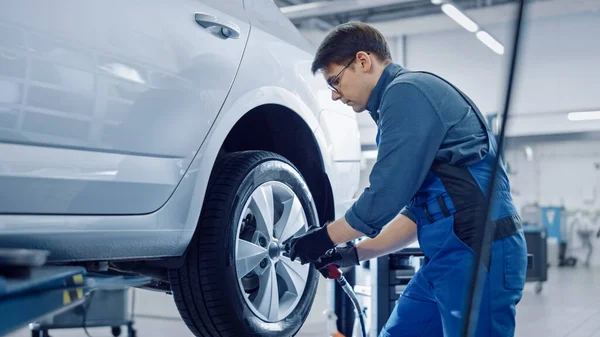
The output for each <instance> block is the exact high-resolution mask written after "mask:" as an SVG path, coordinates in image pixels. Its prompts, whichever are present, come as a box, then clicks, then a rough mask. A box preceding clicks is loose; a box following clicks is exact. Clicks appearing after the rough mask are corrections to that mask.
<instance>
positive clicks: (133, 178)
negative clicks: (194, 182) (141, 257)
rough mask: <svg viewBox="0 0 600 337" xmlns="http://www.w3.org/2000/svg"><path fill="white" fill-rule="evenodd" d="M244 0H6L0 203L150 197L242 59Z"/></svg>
mask: <svg viewBox="0 0 600 337" xmlns="http://www.w3.org/2000/svg"><path fill="white" fill-rule="evenodd" d="M248 33H249V24H248V22H247V18H246V14H245V12H244V9H243V5H242V0H230V1H219V0H128V1H117V0H82V1H70V0H54V1H42V0H6V1H3V3H2V10H1V11H0V187H2V193H0V213H35V214H41V213H44V214H141V213H148V212H152V211H154V210H156V209H158V208H159V207H160V206H161V205H162V204H164V202H165V201H166V200H167V199H168V197H169V195H170V194H171V193H172V192H173V190H174V188H175V187H176V185H177V184H178V182H179V181H180V179H181V178H182V176H183V174H184V173H185V171H186V169H187V167H188V166H189V164H190V162H191V160H192V158H193V156H194V155H195V154H196V151H197V150H198V149H199V147H200V145H201V144H202V141H203V139H204V138H205V136H206V135H207V133H208V131H209V128H210V127H211V125H212V123H213V121H214V120H215V118H216V116H217V114H218V112H219V110H220V108H221V106H222V104H223V102H224V101H225V98H226V96H227V93H228V91H229V88H230V87H231V85H232V83H233V81H234V78H235V74H236V72H237V68H238V66H239V64H240V60H241V58H242V54H243V51H244V47H245V43H246V39H247V37H248Z"/></svg>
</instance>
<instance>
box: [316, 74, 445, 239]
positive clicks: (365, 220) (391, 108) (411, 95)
mask: <svg viewBox="0 0 600 337" xmlns="http://www.w3.org/2000/svg"><path fill="white" fill-rule="evenodd" d="M382 102H383V103H382V107H381V109H380V111H379V114H380V122H379V124H380V126H379V128H380V129H379V130H380V141H379V148H378V153H377V161H376V162H375V165H374V166H373V170H372V171H371V174H370V176H369V182H370V186H369V187H367V188H366V189H365V190H364V192H363V193H362V194H361V196H360V198H359V199H358V200H357V201H356V202H355V203H354V204H353V205H352V207H351V208H350V209H349V210H348V211H347V212H346V214H345V216H344V220H341V219H340V220H337V221H336V222H334V223H332V224H331V225H330V226H331V228H328V233H329V235H330V237H331V238H332V241H334V243H341V242H345V241H349V240H348V239H352V238H356V237H360V236H361V235H359V234H357V232H359V233H362V234H364V235H367V236H369V237H371V238H374V237H376V236H377V235H378V234H379V232H380V231H381V229H382V228H383V226H385V225H386V224H387V223H389V222H390V221H391V220H392V219H393V218H394V217H395V216H397V215H398V213H399V211H400V209H402V207H404V206H406V205H407V204H408V202H409V201H410V199H411V198H412V197H413V196H414V195H415V193H416V192H417V191H418V190H419V188H420V187H421V185H422V184H423V181H424V180H425V178H426V176H427V174H428V172H429V169H430V168H431V165H432V164H433V161H434V159H435V157H436V155H437V151H438V149H439V147H440V145H441V144H442V141H443V140H444V137H445V135H446V132H447V127H446V125H445V124H444V123H443V122H442V120H441V117H440V115H439V112H438V111H437V110H436V107H435V106H433V104H432V103H431V101H430V99H429V97H426V96H425V95H424V94H423V92H422V91H421V90H419V89H418V88H417V87H416V86H415V85H414V84H411V83H402V82H401V83H397V84H394V85H393V86H392V87H390V88H389V89H388V91H387V92H386V93H385V94H384V98H383V101H382ZM349 228H352V229H354V232H353V231H351V230H350V229H349Z"/></svg>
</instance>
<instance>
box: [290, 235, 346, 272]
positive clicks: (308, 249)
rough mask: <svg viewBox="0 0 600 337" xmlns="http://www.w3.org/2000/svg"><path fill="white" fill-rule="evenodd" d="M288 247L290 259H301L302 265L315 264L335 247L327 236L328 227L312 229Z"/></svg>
mask: <svg viewBox="0 0 600 337" xmlns="http://www.w3.org/2000/svg"><path fill="white" fill-rule="evenodd" d="M288 245H289V247H290V259H291V260H292V261H294V260H295V259H296V258H299V259H300V263H301V264H306V263H309V262H315V261H317V259H318V258H319V257H320V256H322V255H324V254H325V253H326V252H327V251H328V250H330V249H331V248H333V247H335V245H334V244H333V242H332V241H331V239H330V238H329V234H327V227H326V226H323V227H316V226H315V227H311V228H310V229H309V230H308V232H306V234H303V235H300V236H297V237H294V238H292V239H291V240H290V241H289V244H288Z"/></svg>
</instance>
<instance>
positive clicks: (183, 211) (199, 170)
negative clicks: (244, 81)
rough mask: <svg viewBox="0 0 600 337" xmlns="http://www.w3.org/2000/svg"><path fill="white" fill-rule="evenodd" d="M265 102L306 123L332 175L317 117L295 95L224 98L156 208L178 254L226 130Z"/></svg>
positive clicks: (269, 92)
mask: <svg viewBox="0 0 600 337" xmlns="http://www.w3.org/2000/svg"><path fill="white" fill-rule="evenodd" d="M265 104H278V105H281V106H283V107H286V108H288V109H290V110H292V111H294V112H295V113H296V114H298V116H300V117H301V118H302V119H303V120H304V121H305V122H306V124H307V126H308V127H309V128H310V130H311V131H312V132H313V134H314V136H315V140H316V142H317V144H318V147H319V149H320V151H321V158H322V161H323V162H322V163H323V167H324V170H325V172H326V173H327V174H328V175H330V174H332V171H333V170H334V165H333V164H332V160H331V150H330V146H329V145H328V144H327V141H326V137H325V135H324V134H323V131H322V130H321V129H320V128H319V122H318V117H317V116H315V113H314V112H313V111H312V110H311V109H310V108H309V107H308V106H307V105H306V104H305V103H303V102H302V100H300V99H299V98H298V97H297V96H296V95H294V94H293V93H291V92H290V91H287V90H286V89H284V88H280V87H259V88H257V89H255V90H251V91H248V92H246V93H245V94H243V95H241V96H238V98H237V99H235V100H234V101H227V102H226V103H225V106H224V107H223V109H222V111H221V113H220V114H219V117H218V118H217V120H216V121H215V123H214V125H213V126H212V128H211V130H210V132H209V133H208V135H207V138H206V139H205V141H204V142H203V144H202V146H201V148H200V149H199V151H198V153H197V154H196V156H195V157H194V159H193V160H192V163H191V165H190V167H189V169H188V170H187V172H186V173H185V175H184V177H183V179H182V180H181V182H180V184H179V186H178V187H177V188H176V189H175V192H174V193H173V195H172V196H171V198H170V199H169V200H168V201H167V203H166V204H165V206H164V207H163V208H162V209H161V210H160V211H159V220H158V222H159V226H160V227H161V228H165V227H170V228H171V229H173V230H180V231H181V236H180V240H179V242H180V244H181V246H180V247H179V249H178V250H180V251H181V253H183V252H184V250H185V248H187V246H188V244H189V242H190V241H191V239H192V236H193V233H194V231H195V229H196V225H197V222H198V219H199V217H200V211H201V208H202V204H203V202H204V197H205V195H206V190H207V185H208V181H209V179H210V175H211V172H212V169H213V167H214V164H215V162H216V159H217V156H218V154H219V150H220V148H221V146H222V144H223V142H224V141H225V139H226V138H227V135H228V134H229V131H230V130H231V129H232V128H233V127H234V125H235V124H236V123H237V122H238V121H239V120H240V119H241V118H242V117H243V116H244V115H245V114H246V113H248V112H249V111H251V110H252V109H254V108H256V107H259V106H261V105H265ZM317 114H318V113H317Z"/></svg>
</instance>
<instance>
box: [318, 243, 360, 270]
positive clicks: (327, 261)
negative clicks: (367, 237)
mask: <svg viewBox="0 0 600 337" xmlns="http://www.w3.org/2000/svg"><path fill="white" fill-rule="evenodd" d="M331 264H333V265H336V266H338V268H349V267H354V266H358V265H360V262H359V261H358V253H357V251H356V247H355V246H354V244H353V243H352V242H348V243H347V245H346V247H335V248H332V249H330V250H328V251H327V253H325V255H323V256H321V257H319V259H318V260H317V261H316V262H315V263H314V265H315V268H317V269H318V270H319V271H320V272H321V274H322V275H323V276H325V277H327V278H328V277H329V276H328V274H329V271H328V270H327V266H329V265H331Z"/></svg>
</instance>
